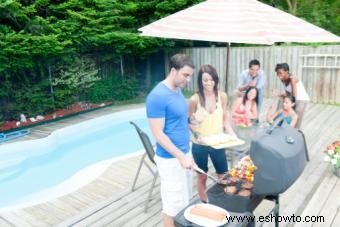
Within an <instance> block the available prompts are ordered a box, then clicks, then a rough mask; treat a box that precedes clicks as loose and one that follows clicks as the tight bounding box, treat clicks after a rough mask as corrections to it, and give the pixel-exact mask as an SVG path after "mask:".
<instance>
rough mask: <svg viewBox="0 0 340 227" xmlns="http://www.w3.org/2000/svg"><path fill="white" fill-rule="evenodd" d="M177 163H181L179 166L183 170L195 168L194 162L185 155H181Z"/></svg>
mask: <svg viewBox="0 0 340 227" xmlns="http://www.w3.org/2000/svg"><path fill="white" fill-rule="evenodd" d="M178 160H179V162H180V163H181V166H182V167H183V168H184V169H192V170H193V169H195V167H196V166H197V165H196V163H195V162H194V160H192V158H191V157H188V156H186V155H185V154H183V155H181V156H180V157H179V158H178Z"/></svg>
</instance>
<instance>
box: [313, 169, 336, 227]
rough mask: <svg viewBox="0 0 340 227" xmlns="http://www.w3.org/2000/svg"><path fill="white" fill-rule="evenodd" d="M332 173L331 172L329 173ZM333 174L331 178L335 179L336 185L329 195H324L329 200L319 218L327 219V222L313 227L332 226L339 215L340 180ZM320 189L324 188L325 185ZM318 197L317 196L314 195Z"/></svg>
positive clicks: (321, 210) (315, 224)
mask: <svg viewBox="0 0 340 227" xmlns="http://www.w3.org/2000/svg"><path fill="white" fill-rule="evenodd" d="M329 172H331V171H329ZM330 174H331V178H333V179H334V180H335V181H336V183H335V184H334V185H333V187H332V185H331V187H332V190H331V191H330V193H329V194H323V195H321V196H323V197H324V198H327V200H326V202H325V203H324V205H323V206H322V208H321V209H320V212H319V214H318V215H319V216H322V217H324V218H325V222H319V223H314V224H313V227H322V226H331V225H332V223H333V221H334V219H335V217H336V215H337V213H338V212H339V210H340V179H339V178H337V177H336V176H335V175H333V174H332V173H330ZM320 187H324V186H323V184H321V185H320ZM314 196H316V194H315V195H314Z"/></svg>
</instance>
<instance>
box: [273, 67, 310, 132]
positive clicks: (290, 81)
mask: <svg viewBox="0 0 340 227" xmlns="http://www.w3.org/2000/svg"><path fill="white" fill-rule="evenodd" d="M275 72H276V75H277V77H278V78H279V79H280V80H281V81H282V83H283V85H284V88H285V92H284V93H283V94H279V93H278V92H277V91H274V95H277V96H280V97H283V96H291V97H292V101H293V102H295V106H294V110H295V112H296V114H297V115H298V122H297V124H296V128H298V129H300V127H301V122H302V118H303V115H304V112H305V110H306V108H307V105H308V102H309V96H308V94H307V92H306V89H305V87H304V86H303V83H302V81H301V80H299V79H298V78H296V77H294V76H293V75H292V74H291V73H290V72H289V65H288V64H287V63H281V64H277V65H276V67H275Z"/></svg>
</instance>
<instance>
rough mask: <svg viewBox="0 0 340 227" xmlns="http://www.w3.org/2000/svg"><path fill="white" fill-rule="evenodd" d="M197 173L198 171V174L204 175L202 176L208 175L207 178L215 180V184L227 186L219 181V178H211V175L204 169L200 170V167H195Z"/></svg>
mask: <svg viewBox="0 0 340 227" xmlns="http://www.w3.org/2000/svg"><path fill="white" fill-rule="evenodd" d="M195 171H197V172H199V173H202V174H204V175H206V176H207V177H209V178H210V179H211V180H213V181H214V182H215V183H217V184H223V185H225V184H224V183H222V182H221V181H220V180H219V179H217V178H215V177H213V176H211V175H210V174H208V173H206V172H204V171H203V169H201V168H199V167H198V166H197V167H195Z"/></svg>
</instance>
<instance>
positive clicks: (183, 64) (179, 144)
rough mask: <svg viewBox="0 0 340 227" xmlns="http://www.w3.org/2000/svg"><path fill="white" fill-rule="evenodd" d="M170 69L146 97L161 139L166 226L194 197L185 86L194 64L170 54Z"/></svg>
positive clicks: (157, 156)
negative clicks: (183, 92) (184, 94)
mask: <svg viewBox="0 0 340 227" xmlns="http://www.w3.org/2000/svg"><path fill="white" fill-rule="evenodd" d="M169 70H170V71H169V73H168V75H167V77H166V78H165V79H164V80H163V81H162V82H160V83H159V84H158V85H157V86H156V87H155V88H154V89H153V90H152V91H151V92H150V93H149V94H148V96H147V98H146V113H147V117H148V120H149V125H150V128H151V132H152V134H153V136H154V137H155V139H156V141H157V144H156V146H157V148H156V154H155V162H156V164H157V168H158V172H159V175H160V179H161V197H162V206H163V210H162V213H163V217H162V219H163V223H164V226H167V227H168V226H174V219H173V218H174V217H175V216H176V215H177V213H179V212H180V211H181V210H182V209H183V208H185V207H186V206H187V205H188V204H189V200H190V198H191V197H192V195H191V193H192V192H191V191H192V173H191V169H194V168H195V167H196V164H195V162H194V161H193V159H192V156H191V154H190V145H189V143H190V135H189V134H190V132H189V124H188V105H187V101H186V99H185V97H184V96H183V94H182V91H181V89H182V88H184V87H186V85H187V83H188V82H189V81H190V79H191V77H192V75H193V72H194V65H193V63H192V60H191V59H190V58H189V57H188V56H186V55H183V54H176V55H174V56H172V57H171V58H170V61H169Z"/></svg>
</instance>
